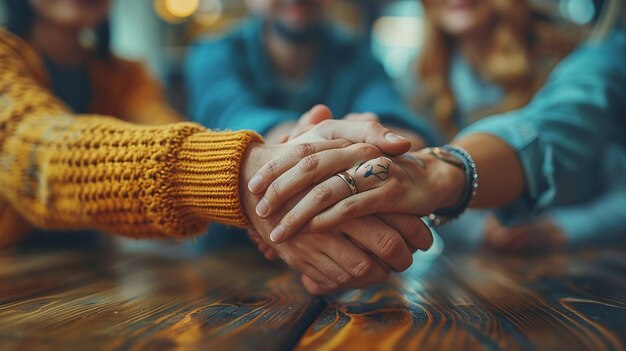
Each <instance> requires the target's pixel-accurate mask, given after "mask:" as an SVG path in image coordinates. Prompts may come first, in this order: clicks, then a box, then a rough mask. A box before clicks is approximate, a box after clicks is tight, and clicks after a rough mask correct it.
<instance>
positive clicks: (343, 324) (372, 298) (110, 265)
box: [0, 248, 626, 351]
mask: <svg viewBox="0 0 626 351" xmlns="http://www.w3.org/2000/svg"><path fill="white" fill-rule="evenodd" d="M103 251H105V250H103ZM625 343H626V251H619V250H615V251H596V252H586V253H576V254H557V255H549V256H543V257H531V258H521V257H520V258H511V257H494V256H488V255H485V254H482V253H473V254H468V253H465V254H450V255H437V254H421V255H417V256H416V257H415V263H414V265H413V267H412V268H411V269H410V270H408V271H407V272H405V273H403V274H401V275H396V276H394V277H393V279H392V280H391V281H390V282H388V283H386V284H383V285H380V286H377V287H372V288H369V289H364V290H357V291H350V292H346V293H343V294H338V295H335V296H330V297H326V298H324V299H322V298H315V297H312V296H310V295H308V294H307V293H306V292H305V291H304V290H303V288H302V287H301V285H300V283H299V280H298V276H297V275H296V274H294V273H293V272H291V271H289V270H288V269H286V268H285V267H284V266H282V265H277V264H269V263H267V262H265V261H264V260H263V259H262V258H261V257H260V256H259V255H258V254H257V253H256V252H255V251H251V249H248V248H238V249H234V250H230V251H224V252H221V253H220V254H212V255H204V256H200V257H195V258H184V257H176V256H171V255H169V256H168V255H160V254H156V253H132V254H128V253H126V254H120V253H112V252H106V253H105V252H96V253H93V252H76V251H74V252H56V253H55V252H39V253H31V254H25V253H14V252H4V253H0V350H2V351H5V350H6V351H9V350H28V351H30V350H55V351H57V350H58V351H60V350H235V351H236V350H255V351H256V350H279V351H282V350H290V349H294V348H295V349H297V350H359V351H360V350H422V349H423V350H470V349H477V350H565V351H573V350H624V345H625Z"/></svg>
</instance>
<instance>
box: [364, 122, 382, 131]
mask: <svg viewBox="0 0 626 351" xmlns="http://www.w3.org/2000/svg"><path fill="white" fill-rule="evenodd" d="M365 128H367V129H379V128H383V125H382V124H380V122H378V121H367V122H365Z"/></svg>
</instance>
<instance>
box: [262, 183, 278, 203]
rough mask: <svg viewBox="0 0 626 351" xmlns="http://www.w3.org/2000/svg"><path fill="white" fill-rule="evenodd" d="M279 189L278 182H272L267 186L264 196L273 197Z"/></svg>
mask: <svg viewBox="0 0 626 351" xmlns="http://www.w3.org/2000/svg"><path fill="white" fill-rule="evenodd" d="M280 191H281V187H280V184H279V183H278V182H272V184H270V186H269V187H268V188H267V191H266V195H265V196H266V197H267V198H269V199H275V198H277V197H278V195H279V194H280Z"/></svg>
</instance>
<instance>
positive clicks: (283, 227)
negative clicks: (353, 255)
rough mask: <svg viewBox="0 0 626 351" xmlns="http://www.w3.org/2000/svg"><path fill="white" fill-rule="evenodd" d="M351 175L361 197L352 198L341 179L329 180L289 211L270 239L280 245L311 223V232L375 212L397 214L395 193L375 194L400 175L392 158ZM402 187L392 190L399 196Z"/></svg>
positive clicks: (362, 166) (371, 163)
mask: <svg viewBox="0 0 626 351" xmlns="http://www.w3.org/2000/svg"><path fill="white" fill-rule="evenodd" d="M348 173H350V175H351V176H352V178H353V179H354V181H355V183H356V186H357V189H358V194H356V195H352V196H350V195H351V194H352V193H351V192H350V191H349V190H350V188H349V187H348V185H347V184H346V183H345V182H344V181H343V180H342V179H341V178H339V177H331V178H329V179H328V180H326V181H324V182H322V183H320V184H318V185H316V186H315V187H313V188H312V189H311V190H310V191H309V192H308V193H307V194H306V195H305V196H304V197H303V198H302V199H301V200H300V201H299V202H298V203H297V204H296V205H295V206H294V207H293V208H292V209H291V210H289V212H287V214H286V215H285V216H284V217H283V218H282V219H281V221H280V223H279V224H278V225H277V226H276V227H275V228H274V229H273V230H272V232H271V233H270V239H271V240H272V241H274V242H276V243H280V242H283V241H285V240H287V239H288V238H289V237H291V236H292V235H293V234H294V233H296V232H298V231H299V230H300V229H301V228H302V227H303V226H304V225H305V223H307V222H309V221H310V222H309V223H308V228H307V229H308V230H310V231H314V232H317V231H323V230H327V229H331V228H335V227H337V226H339V225H340V224H342V223H345V222H346V221H349V220H352V219H355V218H359V217H363V216H366V215H369V214H372V213H376V212H394V211H391V210H392V209H393V206H394V205H395V202H396V201H398V199H395V200H392V201H391V202H390V201H389V200H390V198H389V197H390V196H391V199H393V197H394V196H393V193H387V192H386V191H372V189H376V188H378V187H381V186H382V185H384V184H385V182H387V180H388V179H389V177H390V174H391V175H394V174H397V173H398V169H397V168H396V166H394V164H393V162H392V161H391V160H390V159H388V158H386V157H378V158H375V159H372V160H369V161H367V162H363V163H361V164H360V165H359V166H357V167H356V169H355V170H350V171H348ZM394 184H398V183H397V182H396V183H394ZM399 186H401V184H399V185H398V186H395V187H391V188H389V189H391V190H393V191H395V192H396V193H398V192H399V190H398V189H399ZM346 189H347V190H346ZM368 190H369V191H368ZM326 209H328V210H326ZM324 210H326V211H324ZM322 211H323V212H322Z"/></svg>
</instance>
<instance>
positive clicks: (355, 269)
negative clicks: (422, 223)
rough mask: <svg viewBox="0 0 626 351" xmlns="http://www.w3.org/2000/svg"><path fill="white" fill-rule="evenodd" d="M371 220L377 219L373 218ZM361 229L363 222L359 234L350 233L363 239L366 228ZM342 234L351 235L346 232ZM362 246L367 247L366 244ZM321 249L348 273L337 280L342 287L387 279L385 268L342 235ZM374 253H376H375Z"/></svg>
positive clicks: (387, 273)
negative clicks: (340, 280) (339, 280)
mask: <svg viewBox="0 0 626 351" xmlns="http://www.w3.org/2000/svg"><path fill="white" fill-rule="evenodd" d="M373 220H377V219H376V218H373ZM370 224H372V223H370ZM381 224H382V223H381ZM363 229H365V223H363V225H362V226H361V227H360V234H361V235H358V234H355V233H354V232H355V230H352V232H353V234H352V235H354V236H356V237H358V238H359V239H364V237H365V236H367V235H368V234H367V232H366V230H363ZM344 234H345V235H351V234H349V233H347V232H345V233H344ZM395 234H396V235H398V234H397V233H395ZM305 235H307V234H305ZM308 235H311V234H308ZM353 238H354V237H353ZM364 241H365V240H364ZM370 241H372V240H370ZM399 241H400V243H399V244H401V242H402V240H401V239H400V240H399ZM363 246H364V247H365V248H368V247H367V246H366V245H363ZM405 248H406V247H405ZM322 250H323V251H324V252H325V253H326V255H328V257H330V258H331V259H332V260H333V261H335V263H337V265H338V266H339V267H341V268H342V269H343V270H344V271H345V272H347V273H348V274H349V275H350V277H344V278H345V280H344V281H342V282H339V283H340V286H341V287H342V288H346V287H360V286H369V285H373V284H379V283H382V282H384V281H385V280H387V278H388V277H389V272H388V271H387V269H385V268H384V267H383V266H382V265H380V264H379V263H378V262H377V261H376V260H375V259H374V258H373V257H372V256H370V255H369V254H367V253H366V252H364V251H363V250H361V249H359V248H358V247H356V246H355V244H354V243H352V242H351V241H350V240H348V239H347V238H346V237H345V236H343V235H339V236H338V237H337V241H336V242H335V243H334V244H333V245H326V246H325V247H324V248H323V249H322ZM406 250H407V252H406V253H407V254H408V256H409V259H410V256H411V254H410V253H409V252H408V249H406ZM372 252H373V251H372ZM374 254H375V255H376V253H374ZM398 255H400V253H398ZM398 260H399V261H400V260H402V258H398ZM409 265H410V263H409Z"/></svg>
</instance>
